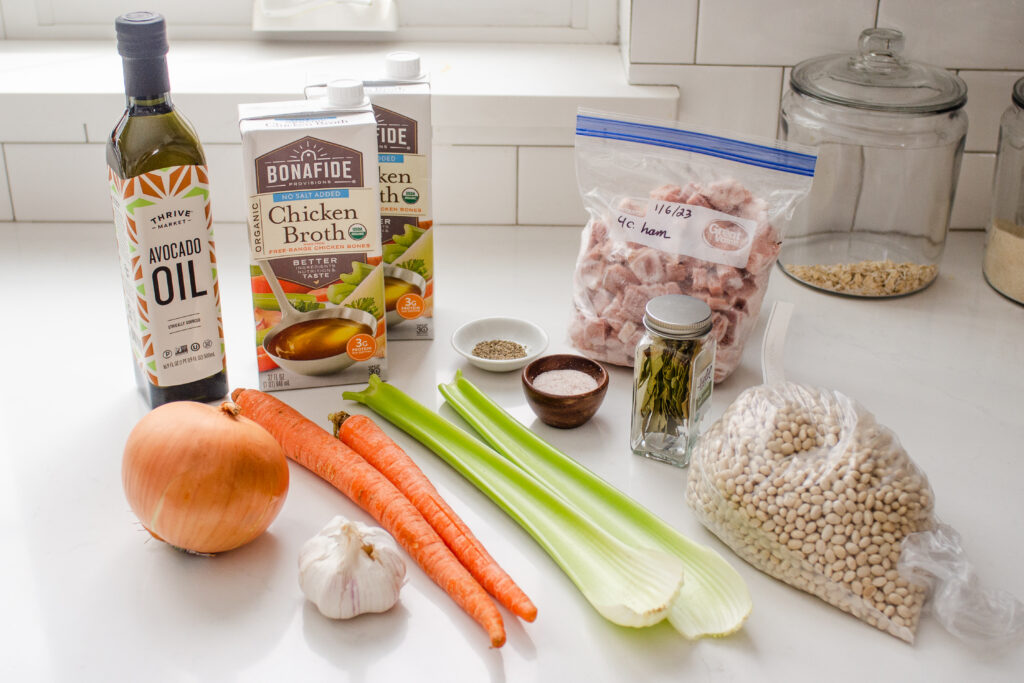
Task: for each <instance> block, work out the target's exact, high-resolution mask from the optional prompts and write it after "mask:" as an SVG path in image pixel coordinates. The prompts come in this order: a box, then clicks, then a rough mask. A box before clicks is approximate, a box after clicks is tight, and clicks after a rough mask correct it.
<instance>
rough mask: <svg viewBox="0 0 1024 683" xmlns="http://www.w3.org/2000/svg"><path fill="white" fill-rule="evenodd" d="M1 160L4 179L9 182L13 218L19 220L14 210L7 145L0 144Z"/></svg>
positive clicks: (9, 197)
mask: <svg viewBox="0 0 1024 683" xmlns="http://www.w3.org/2000/svg"><path fill="white" fill-rule="evenodd" d="M0 161H2V162H3V165H4V180H5V181H6V183H7V201H8V202H10V204H11V220H12V221H17V220H18V215H17V214H16V213H15V212H14V192H13V191H12V190H11V171H10V169H9V168H8V167H7V145H6V144H0Z"/></svg>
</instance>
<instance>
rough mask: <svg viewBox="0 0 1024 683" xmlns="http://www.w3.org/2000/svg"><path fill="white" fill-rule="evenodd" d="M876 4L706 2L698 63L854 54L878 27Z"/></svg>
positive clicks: (867, 0)
mask: <svg viewBox="0 0 1024 683" xmlns="http://www.w3.org/2000/svg"><path fill="white" fill-rule="evenodd" d="M876 6H877V0H846V1H845V2H821V1H820V0H773V1H772V2H764V1H763V0H713V1H711V2H702V3H700V10H699V17H698V23H697V63H698V64H743V65H761V64H764V65H778V66H791V65H793V64H796V63H797V62H799V61H802V60H804V59H808V58H810V57H817V56H819V55H825V54H831V53H834V52H846V51H851V52H852V51H855V50H856V49H857V36H859V35H860V32H861V31H862V30H864V29H865V28H869V27H871V26H874V22H875V8H876ZM635 14H636V13H635V12H634V19H635ZM633 38H634V40H635V39H636V32H634V35H633Z"/></svg>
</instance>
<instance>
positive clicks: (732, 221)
mask: <svg viewBox="0 0 1024 683" xmlns="http://www.w3.org/2000/svg"><path fill="white" fill-rule="evenodd" d="M756 229H757V221H753V220H750V219H747V218H738V217H736V216H732V215H730V214H727V213H722V212H721V211H715V210H714V209H709V208H707V207H704V206H692V205H690V204H679V203H676V202H666V201H659V200H653V199H652V200H650V201H648V202H647V211H646V213H644V214H642V215H637V214H635V213H627V212H622V211H619V212H616V214H615V224H614V225H613V226H612V230H613V231H614V234H615V235H616V237H617V238H618V239H619V240H621V241H623V242H636V243H639V244H643V245H644V246H647V247H651V248H653V249H658V250H659V251H664V252H668V253H670V254H677V255H680V256H690V257H692V258H698V259H701V260H703V261H708V262H711V263H721V264H722V265H726V266H732V267H734V268H744V267H745V266H746V265H747V260H748V259H749V258H750V247H751V245H752V244H753V241H754V239H753V238H754V233H755V231H756Z"/></svg>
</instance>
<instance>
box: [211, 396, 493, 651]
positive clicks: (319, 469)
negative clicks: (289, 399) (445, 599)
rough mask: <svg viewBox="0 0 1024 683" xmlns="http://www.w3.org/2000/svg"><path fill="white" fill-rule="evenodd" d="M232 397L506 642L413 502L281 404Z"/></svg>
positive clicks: (480, 593) (483, 598) (481, 595)
mask: <svg viewBox="0 0 1024 683" xmlns="http://www.w3.org/2000/svg"><path fill="white" fill-rule="evenodd" d="M231 398H232V400H234V402H235V403H237V404H238V405H239V406H241V408H242V414H243V415H245V416H246V417H248V418H249V419H251V420H254V421H255V422H257V423H258V424H259V425H261V426H262V427H263V428H264V429H266V430H267V431H268V432H270V434H271V436H273V437H274V438H275V439H276V440H277V442H278V443H279V444H281V448H282V450H284V453H285V455H286V456H288V458H289V459H291V460H294V461H295V462H297V463H299V464H300V465H302V466H303V467H305V468H307V469H309V470H310V471H312V472H314V473H315V474H317V475H318V476H319V477H321V478H322V479H325V480H326V481H328V482H330V483H331V484H332V485H333V486H334V487H335V488H337V489H338V490H339V491H341V492H342V493H344V494H345V495H346V496H348V497H349V498H350V499H351V500H352V501H353V502H355V503H356V504H357V505H359V507H361V508H362V509H363V510H365V511H366V512H368V513H370V515H372V516H373V518H374V519H375V520H377V522H379V523H380V524H381V525H382V526H383V527H384V528H385V529H387V530H388V531H389V532H390V533H391V535H392V536H394V537H395V540H396V541H398V543H399V545H401V546H402V547H403V548H405V550H406V552H408V553H409V555H410V556H411V557H412V558H413V559H414V560H415V561H416V564H418V565H419V566H420V567H421V568H422V569H423V571H424V572H426V574H427V576H429V577H430V578H431V580H433V581H434V583H436V584H437V585H438V586H440V587H441V588H443V589H444V590H445V591H447V593H448V594H449V595H450V596H451V597H452V598H453V599H454V600H455V602H456V603H457V604H458V605H459V607H461V608H462V609H463V610H465V612H466V613H467V614H469V615H470V616H471V617H473V619H475V620H476V621H477V623H479V624H480V625H481V626H483V627H484V629H485V630H486V631H487V634H488V635H489V636H490V638H491V645H492V646H493V647H501V646H502V645H503V644H504V643H505V626H504V623H503V622H502V619H501V613H500V612H499V611H498V607H497V606H496V605H495V604H494V602H493V601H492V600H491V598H490V597H489V596H488V595H487V593H486V591H484V589H483V588H481V586H480V584H479V583H477V581H476V579H474V578H473V577H472V575H471V574H470V573H469V572H468V571H467V570H466V568H465V567H463V566H462V565H461V564H460V563H459V561H458V559H456V558H455V556H454V555H452V552H451V550H449V549H448V546H446V545H445V544H444V541H442V540H441V538H440V537H439V536H438V535H437V532H435V531H434V529H433V528H432V527H431V526H430V524H428V523H427V521H426V520H425V519H423V516H422V515H421V514H420V513H419V511H418V510H417V509H416V508H415V506H413V504H412V503H410V502H409V500H408V499H407V498H406V497H405V496H403V495H402V494H401V492H399V490H398V489H396V488H395V487H394V485H393V484H392V483H391V482H389V481H388V480H387V479H386V478H385V477H384V475H382V474H381V473H380V472H378V471H377V470H376V469H374V468H373V466H372V465H370V464H369V463H368V462H366V461H365V460H364V459H363V458H362V457H361V456H360V455H359V454H358V453H356V452H355V451H353V450H352V449H351V448H349V447H348V446H346V445H345V444H344V443H342V442H341V441H339V440H338V439H335V438H334V437H332V436H331V435H330V434H328V433H327V432H326V431H325V430H323V429H321V428H320V427H319V426H317V425H316V424H315V423H313V422H311V421H310V420H307V419H306V418H305V417H303V416H302V415H301V414H300V413H299V412H298V411H296V410H295V409H293V408H291V407H290V406H288V405H287V404H285V403H283V402H282V401H280V400H278V399H276V398H274V397H273V396H270V395H269V394H265V393H263V392H261V391H256V390H253V389H235V390H234V391H233V392H232V393H231Z"/></svg>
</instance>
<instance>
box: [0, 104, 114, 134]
mask: <svg viewBox="0 0 1024 683" xmlns="http://www.w3.org/2000/svg"><path fill="white" fill-rule="evenodd" d="M101 99H102V100H103V101H110V102H113V103H114V106H115V107H116V108H115V109H113V110H111V112H110V113H109V114H108V116H107V119H108V120H107V131H106V132H107V133H109V132H110V129H111V128H113V127H114V124H115V123H116V122H117V118H118V116H120V114H121V112H122V111H123V110H124V95H121V96H120V97H119V98H116V99H115V98H113V97H111V98H107V97H103V98H97V97H84V96H79V95H68V94H43V93H37V94H28V93H14V94H12V93H3V94H0V135H2V136H3V139H2V142H85V141H86V137H85V125H84V124H85V120H86V118H88V117H89V116H90V115H95V114H96V109H97V106H96V105H97V103H98V102H99V101H100V100H101ZM99 140H102V138H99V139H98V140H97V141H99Z"/></svg>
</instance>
